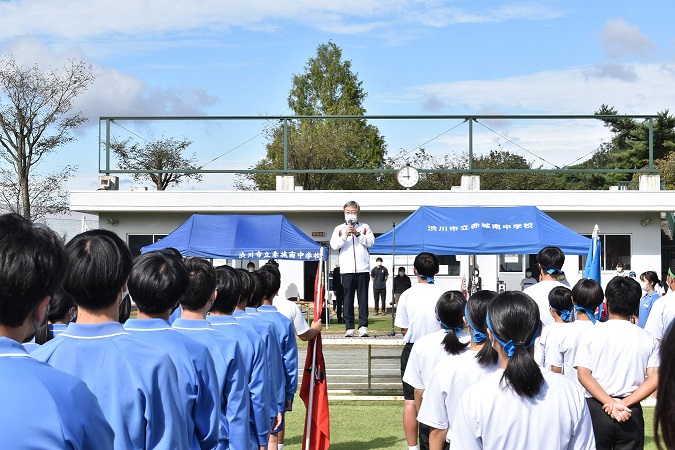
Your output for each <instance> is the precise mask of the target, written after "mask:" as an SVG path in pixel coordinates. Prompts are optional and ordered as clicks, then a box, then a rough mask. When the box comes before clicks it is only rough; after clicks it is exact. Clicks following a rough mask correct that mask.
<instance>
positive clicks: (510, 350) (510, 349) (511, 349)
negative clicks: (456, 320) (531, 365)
mask: <svg viewBox="0 0 675 450" xmlns="http://www.w3.org/2000/svg"><path fill="white" fill-rule="evenodd" d="M485 322H486V323H487V327H488V330H490V331H491V332H492V336H494V338H495V339H496V340H497V342H499V343H500V344H501V346H502V347H503V348H504V351H505V352H506V356H507V357H508V358H509V359H511V357H512V356H513V354H514V353H515V352H516V347H518V345H524V346H525V348H529V347H531V346H532V344H534V341H536V340H537V337H539V331H540V330H541V321H539V325H537V331H536V332H535V333H534V335H532V339H530V342H528V343H527V344H514V343H513V341H512V340H510V341H509V342H504V341H502V340H501V339H499V337H497V335H496V334H495V330H493V329H492V324H491V323H490V315H489V314H485Z"/></svg>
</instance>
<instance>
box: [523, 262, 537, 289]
mask: <svg viewBox="0 0 675 450" xmlns="http://www.w3.org/2000/svg"><path fill="white" fill-rule="evenodd" d="M535 284H537V280H535V279H534V277H533V276H532V269H530V268H529V267H528V268H527V269H525V278H523V279H522V280H520V290H521V291H524V290H525V289H527V288H529V287H530V286H534V285H535Z"/></svg>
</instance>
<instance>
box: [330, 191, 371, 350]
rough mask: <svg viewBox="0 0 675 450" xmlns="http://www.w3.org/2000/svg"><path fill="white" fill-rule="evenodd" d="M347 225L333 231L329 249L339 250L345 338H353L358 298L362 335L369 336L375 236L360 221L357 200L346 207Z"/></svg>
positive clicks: (348, 203)
mask: <svg viewBox="0 0 675 450" xmlns="http://www.w3.org/2000/svg"><path fill="white" fill-rule="evenodd" d="M343 211H344V214H345V223H343V224H340V225H338V226H337V227H335V230H333V234H332V236H331V238H330V246H331V248H332V249H333V250H339V251H340V255H339V257H338V260H339V262H340V273H341V274H342V290H343V292H344V311H343V317H344V319H345V329H346V333H345V336H346V337H352V336H354V296H355V294H356V295H358V299H359V336H361V337H365V336H368V284H369V282H370V253H369V249H370V247H372V246H373V244H374V243H375V236H374V235H373V232H372V231H371V230H370V227H369V226H368V224H365V223H361V222H359V213H360V212H361V207H360V206H359V204H358V203H356V202H355V201H349V202H347V203H345V205H344V207H343Z"/></svg>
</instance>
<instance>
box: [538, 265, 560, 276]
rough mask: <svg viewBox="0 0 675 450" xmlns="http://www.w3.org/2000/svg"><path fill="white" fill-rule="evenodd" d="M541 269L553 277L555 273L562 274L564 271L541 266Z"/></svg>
mask: <svg viewBox="0 0 675 450" xmlns="http://www.w3.org/2000/svg"><path fill="white" fill-rule="evenodd" d="M541 268H542V269H544V270H545V271H546V273H547V274H549V275H553V274H554V273H562V269H556V268H555V267H546V266H541Z"/></svg>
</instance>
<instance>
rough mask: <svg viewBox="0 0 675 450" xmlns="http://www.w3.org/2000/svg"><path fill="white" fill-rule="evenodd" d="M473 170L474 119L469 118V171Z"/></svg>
mask: <svg viewBox="0 0 675 450" xmlns="http://www.w3.org/2000/svg"><path fill="white" fill-rule="evenodd" d="M472 170H473V119H469V173H471V171H472Z"/></svg>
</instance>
